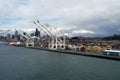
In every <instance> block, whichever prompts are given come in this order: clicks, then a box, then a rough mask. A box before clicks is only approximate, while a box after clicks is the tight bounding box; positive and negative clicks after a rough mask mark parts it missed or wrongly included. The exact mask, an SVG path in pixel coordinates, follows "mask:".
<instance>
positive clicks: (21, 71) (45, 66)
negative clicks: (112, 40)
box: [0, 44, 120, 80]
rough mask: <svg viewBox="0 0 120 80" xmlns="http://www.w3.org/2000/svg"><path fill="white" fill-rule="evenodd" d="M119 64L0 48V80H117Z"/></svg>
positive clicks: (41, 51)
mask: <svg viewBox="0 0 120 80" xmlns="http://www.w3.org/2000/svg"><path fill="white" fill-rule="evenodd" d="M119 68H120V62H119V61H115V60H107V59H99V58H93V57H86V56H79V55H71V54H63V53H57V52H49V51H43V50H35V49H28V48H24V47H14V46H9V45H3V44H0V80H120V69H119Z"/></svg>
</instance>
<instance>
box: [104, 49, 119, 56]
mask: <svg viewBox="0 0 120 80" xmlns="http://www.w3.org/2000/svg"><path fill="white" fill-rule="evenodd" d="M102 54H104V55H110V56H120V51H119V50H104V51H102Z"/></svg>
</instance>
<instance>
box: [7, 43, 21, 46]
mask: <svg viewBox="0 0 120 80" xmlns="http://www.w3.org/2000/svg"><path fill="white" fill-rule="evenodd" d="M9 44H10V45H12V46H20V45H21V42H10V43H9Z"/></svg>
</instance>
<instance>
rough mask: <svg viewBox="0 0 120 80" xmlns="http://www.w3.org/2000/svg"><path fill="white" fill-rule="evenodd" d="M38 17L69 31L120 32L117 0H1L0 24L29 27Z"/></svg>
mask: <svg viewBox="0 0 120 80" xmlns="http://www.w3.org/2000/svg"><path fill="white" fill-rule="evenodd" d="M37 19H38V20H39V21H40V22H42V23H47V24H49V25H51V26H53V27H55V28H57V30H58V31H61V32H62V33H67V34H69V35H78V36H108V35H113V34H115V33H116V34H120V0H0V27H2V28H8V27H10V28H11V29H13V28H16V29H23V30H27V31H28V30H32V29H35V28H36V27H37V26H36V25H34V24H33V21H35V20H37Z"/></svg>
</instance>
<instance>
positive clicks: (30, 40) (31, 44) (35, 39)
mask: <svg viewBox="0 0 120 80" xmlns="http://www.w3.org/2000/svg"><path fill="white" fill-rule="evenodd" d="M18 33H19V34H21V36H23V37H24V38H25V39H26V41H25V45H26V47H35V44H38V42H39V38H38V37H35V36H33V37H31V36H30V35H28V34H27V33H26V35H25V34H24V32H22V31H19V32H18Z"/></svg>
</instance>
